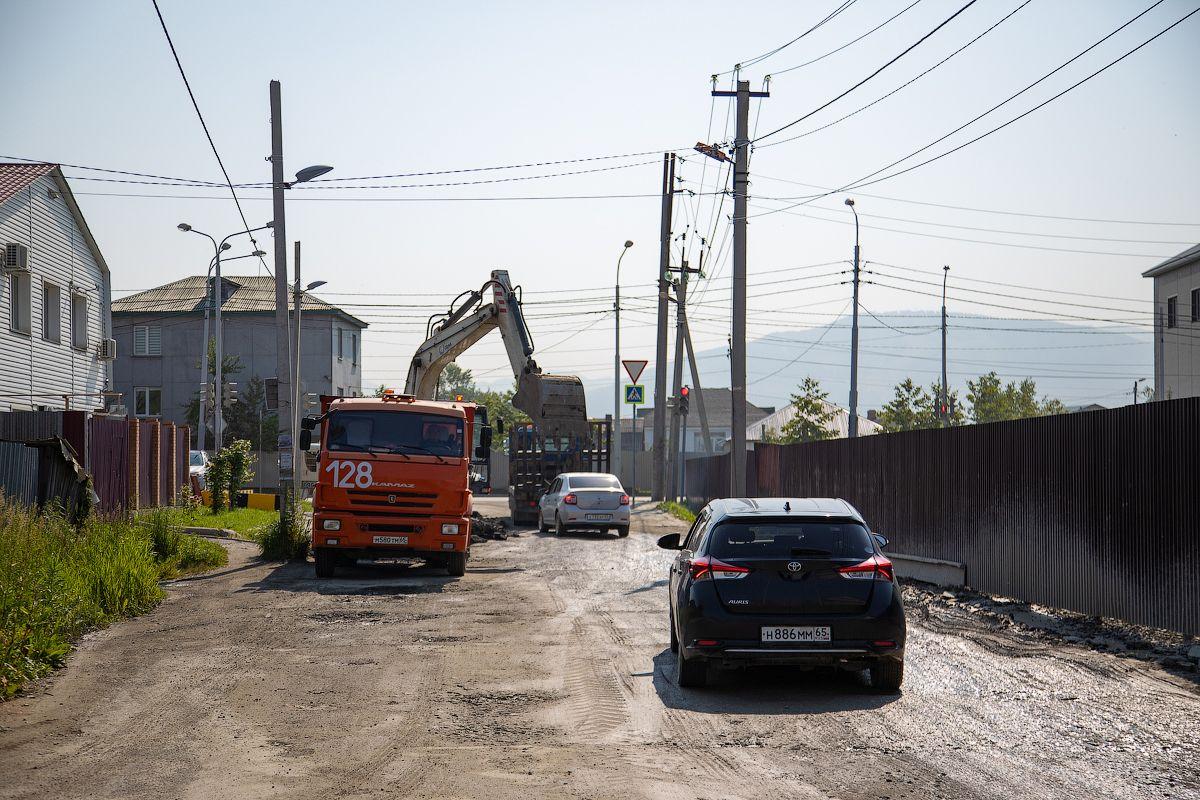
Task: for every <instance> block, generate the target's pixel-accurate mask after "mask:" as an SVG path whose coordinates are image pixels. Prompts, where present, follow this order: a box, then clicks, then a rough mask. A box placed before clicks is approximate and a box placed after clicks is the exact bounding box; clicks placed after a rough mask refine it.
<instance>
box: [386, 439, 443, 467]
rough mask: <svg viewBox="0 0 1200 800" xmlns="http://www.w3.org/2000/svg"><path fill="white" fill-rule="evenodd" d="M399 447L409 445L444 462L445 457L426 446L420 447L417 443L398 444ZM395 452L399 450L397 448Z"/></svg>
mask: <svg viewBox="0 0 1200 800" xmlns="http://www.w3.org/2000/svg"><path fill="white" fill-rule="evenodd" d="M400 447H411V448H412V449H414V450H420V451H421V452H422V453H429V455H431V456H433V457H434V458H436V459H437V460H438V461H440V462H442V463H443V464H445V463H446V459H444V458H442V457H441V456H439V455H438V454H437V453H435V452H433V451H432V450H430V449H429V448H428V447H422V446H421V445H419V444H402V445H400ZM396 452H400V451H399V450H397V451H396Z"/></svg>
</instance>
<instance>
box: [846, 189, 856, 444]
mask: <svg viewBox="0 0 1200 800" xmlns="http://www.w3.org/2000/svg"><path fill="white" fill-rule="evenodd" d="M846 205H848V206H850V210H851V211H852V212H854V315H853V318H852V322H851V324H850V419H849V420H848V421H849V426H848V433H849V436H850V438H851V439H853V438H855V437H857V436H858V209H856V208H855V207H854V200H852V199H851V198H849V197H847V198H846Z"/></svg>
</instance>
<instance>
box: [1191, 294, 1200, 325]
mask: <svg viewBox="0 0 1200 800" xmlns="http://www.w3.org/2000/svg"><path fill="white" fill-rule="evenodd" d="M1192 322H1200V289H1192Z"/></svg>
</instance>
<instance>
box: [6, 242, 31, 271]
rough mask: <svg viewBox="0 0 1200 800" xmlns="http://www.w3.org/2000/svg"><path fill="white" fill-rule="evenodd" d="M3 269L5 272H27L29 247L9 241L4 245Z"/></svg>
mask: <svg viewBox="0 0 1200 800" xmlns="http://www.w3.org/2000/svg"><path fill="white" fill-rule="evenodd" d="M4 270H5V271H6V272H29V248H28V247H26V246H25V245H23V244H13V243H12V242H9V243H8V244H7V245H5V246H4Z"/></svg>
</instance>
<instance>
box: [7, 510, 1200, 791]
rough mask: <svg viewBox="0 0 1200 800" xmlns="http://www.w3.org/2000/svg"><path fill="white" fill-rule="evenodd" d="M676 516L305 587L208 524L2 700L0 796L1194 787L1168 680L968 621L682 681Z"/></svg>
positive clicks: (1196, 765)
mask: <svg viewBox="0 0 1200 800" xmlns="http://www.w3.org/2000/svg"><path fill="white" fill-rule="evenodd" d="M494 503H496V501H481V502H480V504H479V506H480V507H481V510H482V512H483V513H485V514H488V513H503V512H501V511H498V509H499V506H492V505H491V504H494ZM680 527H681V526H680V524H679V523H678V522H676V521H674V520H672V519H670V518H668V517H665V516H663V515H661V514H659V513H657V512H654V511H649V510H639V512H638V513H637V514H636V516H635V523H634V530H633V533H632V534H631V535H630V536H629V537H628V538H627V539H617V538H615V537H608V536H601V535H589V534H580V535H574V536H571V537H568V538H565V539H559V538H556V537H554V536H553V535H539V534H537V533H536V532H533V531H527V532H525V533H524V534H523V535H522V536H520V537H518V538H514V539H510V540H508V541H504V542H487V543H486V544H481V545H476V547H475V552H474V554H473V557H472V559H471V562H470V564H469V567H468V571H467V575H466V577H465V578H462V579H459V580H455V579H451V578H447V577H445V576H444V575H442V574H439V573H436V572H433V571H431V570H426V569H402V568H401V569H397V568H394V567H393V568H380V567H360V568H358V569H355V570H352V571H345V572H342V573H339V576H338V577H337V578H336V579H334V580H331V581H317V580H315V579H314V577H313V574H312V565H311V564H308V565H301V564H288V565H279V564H265V563H262V562H259V561H257V560H255V559H254V558H252V555H253V551H252V549H251V548H250V547H249V546H248V545H240V544H233V545H231V547H232V548H233V550H232V554H231V559H230V564H229V567H228V568H226V569H223V570H221V571H219V572H216V573H213V574H210V575H206V576H203V577H199V578H195V579H192V580H184V581H178V582H176V583H174V584H172V585H171V586H170V587H169V588H170V597H169V599H168V600H167V601H166V602H164V603H163V604H162V606H160V607H159V608H158V609H156V610H155V611H154V612H153V613H150V614H147V615H146V616H144V617H141V618H138V619H135V620H130V621H127V622H123V623H121V624H118V625H116V626H114V627H112V628H110V629H109V630H106V631H101V632H99V633H96V634H93V635H91V636H89V637H88V638H87V639H86V640H85V641H84V642H83V643H82V644H81V646H80V647H79V650H78V652H77V653H76V654H75V655H74V656H73V657H72V658H71V660H70V663H69V665H68V666H67V668H66V669H65V670H62V671H60V672H59V673H58V674H57V675H55V676H54V677H52V678H51V679H49V680H48V681H46V682H45V683H44V684H42V685H41V686H39V687H36V688H35V690H34V692H33V693H32V694H31V695H30V696H28V697H24V698H20V699H17V700H15V701H12V702H9V703H6V704H3V705H0V775H3V780H2V781H0V797H2V798H38V799H39V800H41V799H42V798H156V799H157V798H204V799H205V800H212V799H213V798H274V797H285V798H310V797H320V798H335V797H349V798H373V797H389V798H403V797H412V798H486V799H487V800H509V799H510V798H520V800H530V798H647V799H654V798H661V799H663V800H666V799H667V798H679V799H680V800H683V799H684V798H785V797H786V798H793V797H795V798H937V797H945V798H1018V797H1022V798H1023V797H1036V798H1071V799H1072V800H1075V799H1076V798H1079V797H1086V796H1092V795H1096V794H1102V795H1103V796H1105V797H1106V798H1151V797H1173V798H1180V797H1200V695H1198V693H1197V689H1196V685H1195V684H1194V683H1189V682H1187V681H1185V680H1182V679H1179V678H1176V677H1173V676H1171V675H1169V674H1167V673H1165V672H1163V671H1161V670H1160V669H1158V668H1157V667H1155V666H1152V665H1149V664H1146V663H1143V662H1139V661H1135V660H1132V659H1122V658H1119V657H1116V656H1113V655H1106V654H1102V653H1095V652H1092V651H1089V650H1085V649H1078V648H1073V647H1054V648H1051V647H1049V646H1048V645H1046V644H1045V643H1044V642H1039V641H1036V640H1033V639H1030V640H1028V641H1026V640H1023V639H1021V638H1019V635H1018V634H1009V635H1003V636H1001V635H996V634H994V633H990V632H988V631H987V630H984V629H982V628H980V627H973V626H972V625H971V623H970V620H969V619H965V620H964V619H959V618H957V617H954V618H952V617H944V618H942V617H936V616H931V617H930V618H929V619H921V618H914V616H910V619H909V649H908V669H907V677H906V682H905V685H904V691H903V693H901V694H897V695H880V694H874V693H871V692H869V691H868V690H866V689H865V688H864V687H863V686H862V685H861V683H860V682H859V681H857V680H856V678H855V677H854V676H825V675H814V674H796V673H791V672H788V671H778V672H776V671H761V672H752V673H749V674H742V675H739V674H736V673H733V674H729V675H725V676H722V678H721V679H720V681H719V682H718V684H717V685H716V686H715V687H712V688H709V689H706V690H701V691H686V692H685V691H681V690H680V689H679V688H678V687H676V686H675V685H674V684H673V683H672V681H671V680H670V678H669V677H668V676H669V675H670V674H671V665H672V656H671V654H670V653H669V651H668V650H667V630H666V625H665V623H666V594H665V589H664V579H665V577H666V564H667V562H668V560H669V558H670V554H669V553H667V552H665V551H661V550H658V549H656V548H655V546H654V539H655V537H656V536H657V535H659V534H661V533H663V532H665V531H670V530H678V529H679V528H680ZM963 616H964V617H965V616H969V615H963Z"/></svg>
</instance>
